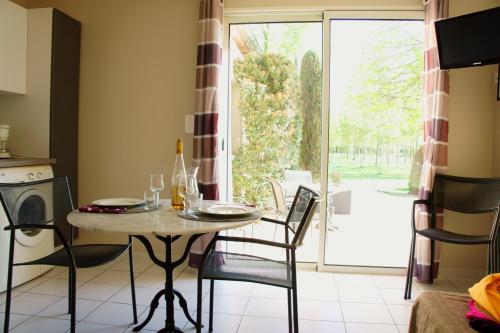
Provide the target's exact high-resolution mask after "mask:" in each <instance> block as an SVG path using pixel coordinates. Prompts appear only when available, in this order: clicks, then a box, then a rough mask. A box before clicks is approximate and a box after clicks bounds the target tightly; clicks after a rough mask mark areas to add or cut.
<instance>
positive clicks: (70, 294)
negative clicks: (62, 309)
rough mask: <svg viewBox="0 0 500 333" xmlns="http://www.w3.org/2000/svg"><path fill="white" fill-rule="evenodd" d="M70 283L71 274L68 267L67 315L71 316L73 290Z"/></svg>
mask: <svg viewBox="0 0 500 333" xmlns="http://www.w3.org/2000/svg"><path fill="white" fill-rule="evenodd" d="M71 281H73V276H72V273H71V269H69V267H68V313H69V314H71V299H72V298H73V288H72V285H71V283H72V282H71Z"/></svg>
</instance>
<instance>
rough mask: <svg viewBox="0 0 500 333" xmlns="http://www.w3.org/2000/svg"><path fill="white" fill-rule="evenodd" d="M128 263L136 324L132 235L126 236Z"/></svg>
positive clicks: (135, 321)
mask: <svg viewBox="0 0 500 333" xmlns="http://www.w3.org/2000/svg"><path fill="white" fill-rule="evenodd" d="M128 243H129V244H130V246H129V248H128V265H129V272H130V288H131V290H130V291H131V293H132V312H133V316H134V324H137V304H136V300H135V282H134V258H133V256H132V236H128Z"/></svg>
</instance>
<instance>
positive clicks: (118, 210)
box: [78, 205, 127, 214]
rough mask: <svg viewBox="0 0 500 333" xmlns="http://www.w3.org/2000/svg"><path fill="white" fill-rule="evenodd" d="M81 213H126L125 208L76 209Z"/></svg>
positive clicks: (97, 207)
mask: <svg viewBox="0 0 500 333" xmlns="http://www.w3.org/2000/svg"><path fill="white" fill-rule="evenodd" d="M78 210H79V211H80V212H82V213H109V214H120V213H123V212H124V211H126V210H127V209H126V208H116V207H100V206H95V205H86V206H83V207H80V208H78Z"/></svg>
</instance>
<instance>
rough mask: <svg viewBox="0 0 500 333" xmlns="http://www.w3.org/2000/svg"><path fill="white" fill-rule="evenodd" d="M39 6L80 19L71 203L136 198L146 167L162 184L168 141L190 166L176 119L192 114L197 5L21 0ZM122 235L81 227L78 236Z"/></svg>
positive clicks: (170, 160) (181, 0)
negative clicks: (75, 196)
mask: <svg viewBox="0 0 500 333" xmlns="http://www.w3.org/2000/svg"><path fill="white" fill-rule="evenodd" d="M47 6H53V7H56V8H58V9H60V10H62V11H64V12H65V13H67V14H68V15H70V16H72V17H74V18H75V19H77V20H79V21H80V22H81V23H82V41H81V65H80V69H81V78H80V114H79V122H80V125H79V154H78V159H79V165H78V169H79V175H78V178H79V204H80V205H81V204H84V203H88V202H89V201H91V200H93V199H97V198H104V197H116V196H119V197H142V195H143V191H144V189H145V188H146V187H147V185H148V176H149V174H150V173H153V172H155V173H164V174H165V175H166V182H167V184H168V186H167V188H168V189H170V186H169V183H170V180H169V178H170V175H171V173H172V169H173V164H174V159H175V140H176V138H178V137H181V138H183V139H184V141H185V157H186V162H187V165H190V163H191V162H190V161H191V158H190V157H191V154H192V136H191V135H184V126H183V124H184V115H188V114H193V112H194V97H195V95H194V87H195V65H196V42H197V39H198V30H197V28H198V25H197V20H198V2H197V1H195V0H175V1H173V0H168V1H165V0H148V1H137V0H74V1H67V0H35V1H28V7H47ZM167 193H169V192H167V191H165V192H162V193H161V196H162V197H163V198H165V197H166V196H167ZM168 197H170V195H169V194H168ZM124 239H125V238H124V237H123V236H120V235H105V236H103V235H102V234H94V233H88V232H84V231H83V232H82V233H81V237H80V240H81V241H95V242H99V241H123V240H124Z"/></svg>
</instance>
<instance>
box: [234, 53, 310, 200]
mask: <svg viewBox="0 0 500 333" xmlns="http://www.w3.org/2000/svg"><path fill="white" fill-rule="evenodd" d="M234 75H235V78H236V80H237V82H238V83H239V84H240V86H241V100H240V111H241V122H242V126H243V128H244V130H243V133H244V136H243V138H242V142H241V146H240V147H239V150H238V151H237V152H236V154H235V157H234V160H233V162H232V167H233V192H234V194H235V195H236V196H240V197H242V198H244V199H245V200H246V201H248V202H250V203H254V204H257V205H259V206H260V207H263V208H265V207H269V206H271V202H270V200H269V199H271V198H272V195H271V191H270V187H269V184H268V183H267V181H266V179H265V177H272V178H277V179H279V178H281V176H282V175H281V173H282V170H283V169H285V168H293V167H296V165H297V161H298V148H297V147H298V142H299V141H298V140H299V136H298V134H297V132H298V130H297V128H299V126H300V123H299V117H298V116H297V113H296V106H295V97H294V96H296V95H297V90H298V89H297V78H296V71H295V66H294V64H293V63H292V62H290V60H288V59H287V58H285V57H284V56H282V55H278V54H272V53H266V54H247V55H245V57H244V58H243V59H242V60H238V61H236V62H235V63H234Z"/></svg>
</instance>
